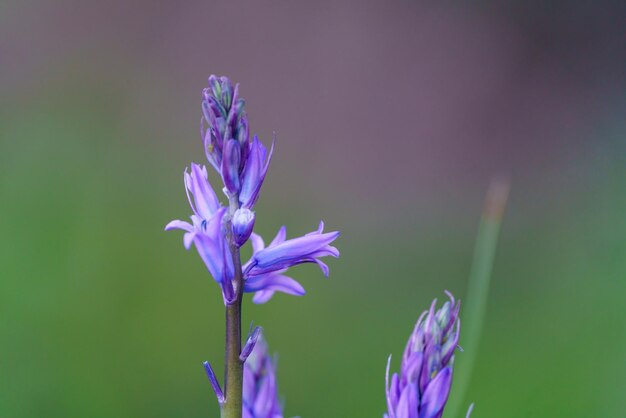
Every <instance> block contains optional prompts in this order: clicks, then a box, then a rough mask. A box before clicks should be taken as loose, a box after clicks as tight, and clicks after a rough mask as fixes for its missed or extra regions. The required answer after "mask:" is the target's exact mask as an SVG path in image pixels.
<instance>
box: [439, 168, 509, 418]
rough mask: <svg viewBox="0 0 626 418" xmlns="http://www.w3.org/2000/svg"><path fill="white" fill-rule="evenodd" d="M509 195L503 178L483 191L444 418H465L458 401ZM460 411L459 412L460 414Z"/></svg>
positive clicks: (480, 320) (472, 358) (472, 355)
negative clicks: (452, 388)
mask: <svg viewBox="0 0 626 418" xmlns="http://www.w3.org/2000/svg"><path fill="white" fill-rule="evenodd" d="M508 193H509V182H508V180H506V179H504V180H503V179H494V180H493V181H492V182H491V184H490V185H489V189H488V190H487V197H486V198H485V207H484V211H483V215H482V218H481V220H480V226H479V228H478V236H477V237H476V244H475V247H474V258H473V261H472V267H471V270H470V275H469V283H468V288H467V295H466V297H465V299H464V301H463V321H462V323H463V327H462V329H461V334H462V337H461V343H460V345H461V347H463V355H462V356H461V357H459V360H461V361H459V362H458V363H457V365H456V366H455V369H456V370H455V371H454V376H455V382H454V385H455V387H456V388H457V390H456V391H455V392H456V393H455V394H454V396H451V397H450V401H449V402H448V405H447V408H446V412H447V413H446V416H448V417H459V416H465V410H466V409H467V407H464V408H461V405H462V404H461V402H463V398H464V395H465V392H466V391H467V386H468V383H469V381H470V378H471V375H472V369H473V367H474V363H475V362H476V355H477V353H478V345H479V342H480V337H481V334H482V329H483V324H484V321H485V313H486V311H487V299H488V297H489V287H490V283H491V272H492V269H493V264H494V259H495V254H496V247H497V244H498V236H499V234H500V224H501V221H502V215H503V213H504V209H505V207H506V201H507V198H508ZM461 412H462V413H461Z"/></svg>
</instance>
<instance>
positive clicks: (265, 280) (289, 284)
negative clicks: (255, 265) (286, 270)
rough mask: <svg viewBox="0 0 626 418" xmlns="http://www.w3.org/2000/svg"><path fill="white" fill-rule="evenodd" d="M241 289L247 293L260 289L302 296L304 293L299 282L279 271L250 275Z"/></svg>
mask: <svg viewBox="0 0 626 418" xmlns="http://www.w3.org/2000/svg"><path fill="white" fill-rule="evenodd" d="M243 289H244V292H248V293H250V292H258V291H260V290H272V291H276V292H283V293H287V294H289V295H296V296H302V295H304V294H305V293H306V291H305V290H304V288H303V287H302V285H301V284H300V283H298V282H297V281H295V280H294V279H292V278H291V277H289V276H285V275H282V274H279V273H270V274H265V275H261V276H255V277H250V278H248V279H247V280H246V281H245V283H244V288H243Z"/></svg>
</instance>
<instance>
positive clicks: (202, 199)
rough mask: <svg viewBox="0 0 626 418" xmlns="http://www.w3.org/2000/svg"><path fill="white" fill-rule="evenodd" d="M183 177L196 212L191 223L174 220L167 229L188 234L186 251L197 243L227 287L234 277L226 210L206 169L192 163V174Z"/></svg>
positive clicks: (210, 267)
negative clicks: (225, 230)
mask: <svg viewBox="0 0 626 418" xmlns="http://www.w3.org/2000/svg"><path fill="white" fill-rule="evenodd" d="M184 178H185V189H186V190H187V198H188V199H189V205H190V206H191V209H192V211H193V214H192V215H191V217H190V218H191V223H189V222H185V221H181V220H174V221H171V222H170V223H168V224H167V225H166V226H165V230H166V231H169V230H172V229H182V230H183V231H185V235H184V237H183V243H184V245H185V248H186V249H189V248H190V247H191V244H194V246H195V247H196V250H197V251H198V254H199V255H200V257H201V258H202V261H204V264H205V265H206V267H207V269H208V270H209V272H210V273H211V275H212V276H213V279H215V281H216V282H218V283H220V285H224V284H225V283H227V282H229V281H230V280H231V279H232V278H233V276H234V266H233V260H232V257H231V255H230V252H229V250H228V243H227V241H226V239H225V236H224V234H223V219H224V215H225V214H226V208H223V207H221V206H220V203H219V201H218V200H217V196H216V195H215V192H214V191H213V189H212V188H211V185H210V184H209V180H208V178H207V171H206V168H205V167H204V166H200V165H197V164H191V173H189V172H187V170H185V176H184Z"/></svg>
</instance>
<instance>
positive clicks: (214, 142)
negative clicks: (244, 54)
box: [201, 75, 249, 172]
mask: <svg viewBox="0 0 626 418" xmlns="http://www.w3.org/2000/svg"><path fill="white" fill-rule="evenodd" d="M238 90H239V85H235V86H234V87H233V84H232V83H231V82H230V80H229V79H228V78H226V77H220V78H218V77H216V76H214V75H211V76H210V77H209V87H207V88H205V89H204V90H203V92H202V113H203V118H202V120H201V135H202V138H203V141H204V150H205V152H206V156H207V159H208V160H209V162H210V163H211V165H212V166H213V167H214V168H215V169H216V170H217V171H218V172H221V171H222V157H223V156H224V151H225V146H224V145H225V144H226V143H227V142H228V141H229V140H234V141H237V142H238V143H239V144H241V146H242V151H247V149H245V148H246V147H245V146H244V145H247V144H248V142H249V141H248V138H249V133H248V117H247V115H246V112H245V111H244V106H245V101H244V100H243V99H242V98H240V97H238ZM205 124H206V125H208V126H205ZM240 157H241V161H245V158H246V157H247V155H245V153H244V154H242V155H240Z"/></svg>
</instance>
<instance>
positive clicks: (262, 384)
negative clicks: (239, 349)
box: [242, 337, 283, 418]
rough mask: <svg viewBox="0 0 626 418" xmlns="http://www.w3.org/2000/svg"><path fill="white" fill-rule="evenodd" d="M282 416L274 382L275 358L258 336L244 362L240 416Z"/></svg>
mask: <svg viewBox="0 0 626 418" xmlns="http://www.w3.org/2000/svg"><path fill="white" fill-rule="evenodd" d="M282 416H283V413H282V405H281V403H280V401H279V399H278V385H277V383H276V360H275V359H274V358H272V357H270V356H269V354H268V350H267V343H266V342H265V340H264V339H263V337H260V338H258V340H257V342H256V345H255V346H254V349H253V350H252V353H251V354H250V356H249V357H248V359H247V360H246V362H245V364H244V369H243V416H242V418H282Z"/></svg>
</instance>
